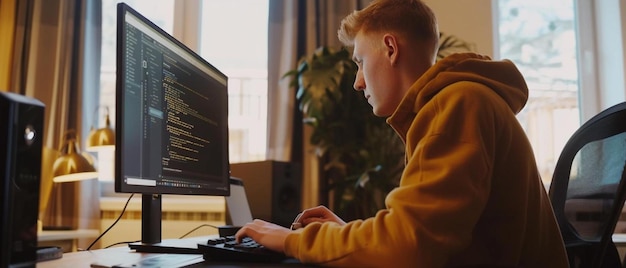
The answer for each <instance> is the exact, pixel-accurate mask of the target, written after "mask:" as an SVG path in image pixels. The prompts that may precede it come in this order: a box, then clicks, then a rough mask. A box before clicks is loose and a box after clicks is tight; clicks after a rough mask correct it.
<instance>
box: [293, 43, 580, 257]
mask: <svg viewBox="0 0 626 268" xmlns="http://www.w3.org/2000/svg"><path fill="white" fill-rule="evenodd" d="M527 99H528V88H527V86H526V83H525V81H524V79H523V77H522V76H521V74H520V73H519V71H518V70H517V68H516V67H515V66H514V65H513V64H512V63H511V62H510V61H507V60H502V61H492V60H491V59H489V58H488V57H486V56H481V55H477V54H472V53H464V54H455V55H451V56H449V57H447V58H445V59H443V60H440V61H439V62H437V63H436V64H435V65H434V66H433V67H432V68H430V69H429V70H428V71H427V72H426V73H425V74H424V75H422V77H420V78H419V79H418V80H417V81H416V82H415V83H414V84H413V85H412V86H411V88H410V89H409V91H408V92H407V94H406V95H405V96H404V98H403V100H402V102H401V103H400V105H399V106H398V108H397V109H396V111H395V112H394V114H393V115H391V116H390V117H389V118H388V120H387V122H388V123H389V125H390V126H391V127H393V128H394V129H395V130H396V132H397V133H398V135H400V137H401V138H402V139H403V140H404V142H405V144H406V146H405V149H406V167H405V169H404V173H403V174H402V178H401V180H400V185H399V187H397V188H396V189H394V190H393V191H391V192H390V193H389V194H388V195H387V197H386V202H385V203H386V209H383V210H381V211H379V212H378V213H377V214H376V215H375V216H374V217H372V218H368V219H365V220H356V221H352V222H349V223H348V224H346V225H345V226H339V225H338V224H335V223H324V224H321V223H315V224H310V225H308V226H306V227H305V228H303V229H300V230H299V231H297V232H295V233H293V234H290V235H289V236H288V237H287V240H286V242H285V250H286V254H287V255H289V256H293V257H295V258H297V259H299V260H300V261H302V262H303V263H315V264H319V265H325V266H350V267H428V268H433V267H456V266H476V267H490V266H513V267H535V268H536V267H551V268H557V267H567V266H568V264H567V257H566V252H565V249H564V246H563V241H562V238H561V235H560V232H559V229H558V226H557V224H556V221H555V218H554V215H553V211H552V207H551V205H550V202H549V199H548V197H547V194H546V192H545V190H544V186H543V184H542V182H541V179H540V177H539V174H538V171H537V167H536V164H535V159H534V156H533V152H532V149H531V146H530V144H529V142H528V140H527V137H526V135H525V133H524V131H523V129H522V128H521V127H520V125H519V124H518V121H517V120H516V118H515V114H517V113H518V112H519V111H520V110H521V109H522V107H524V105H525V104H526V100H527Z"/></svg>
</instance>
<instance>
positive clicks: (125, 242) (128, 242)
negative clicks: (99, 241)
mask: <svg viewBox="0 0 626 268" xmlns="http://www.w3.org/2000/svg"><path fill="white" fill-rule="evenodd" d="M137 242H141V240H135V241H123V242H117V243H114V244H111V245H108V246H106V247H104V248H110V247H113V246H117V245H121V244H130V243H137Z"/></svg>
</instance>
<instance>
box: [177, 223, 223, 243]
mask: <svg viewBox="0 0 626 268" xmlns="http://www.w3.org/2000/svg"><path fill="white" fill-rule="evenodd" d="M202 227H213V228H215V229H218V228H217V226H215V225H211V224H202V225H200V226H198V227H196V228H193V229H191V231H189V232H187V233H186V234H184V235H182V236H181V237H179V238H178V239H181V238H185V236H188V235H189V234H191V233H193V231H195V230H198V229H200V228H202Z"/></svg>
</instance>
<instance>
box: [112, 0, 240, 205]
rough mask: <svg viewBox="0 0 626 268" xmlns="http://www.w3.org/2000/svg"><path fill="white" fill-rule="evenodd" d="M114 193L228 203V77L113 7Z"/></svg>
mask: <svg viewBox="0 0 626 268" xmlns="http://www.w3.org/2000/svg"><path fill="white" fill-rule="evenodd" d="M117 27H118V30H117V85H116V86H117V90H116V98H117V99H116V153H115V154H116V155H115V156H116V158H115V159H116V165H115V169H116V176H115V191H116V192H124V193H142V194H190V195H221V196H226V195H229V182H228V180H229V164H228V93H227V77H226V75H224V74H223V73H222V72H220V71H219V70H217V69H216V68H215V67H213V66H212V65H211V64H209V63H208V62H207V61H205V60H204V59H202V58H201V57H200V56H199V55H197V54H196V53H194V52H193V51H192V50H190V49H189V48H187V47H186V46H185V45H183V44H182V43H181V42H179V41H178V40H176V39H175V38H174V37H172V36H171V35H169V34H167V33H166V32H165V31H163V30H162V29H160V28H159V27H158V26H156V25H155V24H154V23H152V22H150V21H149V20H147V19H146V18H145V17H143V16H142V15H141V14H139V13H138V12H136V11H135V10H133V9H132V8H131V7H129V6H128V5H126V4H124V3H120V4H119V5H118V25H117Z"/></svg>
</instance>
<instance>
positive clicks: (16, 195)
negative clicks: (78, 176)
mask: <svg viewBox="0 0 626 268" xmlns="http://www.w3.org/2000/svg"><path fill="white" fill-rule="evenodd" d="M44 109H45V107H44V105H43V103H41V102H40V101H38V100H36V99H33V98H29V97H25V96H22V95H19V94H15V93H6V92H0V166H1V167H0V168H1V173H0V180H1V183H0V267H35V265H36V260H37V216H38V209H39V184H40V180H41V153H42V145H43V122H44Z"/></svg>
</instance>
